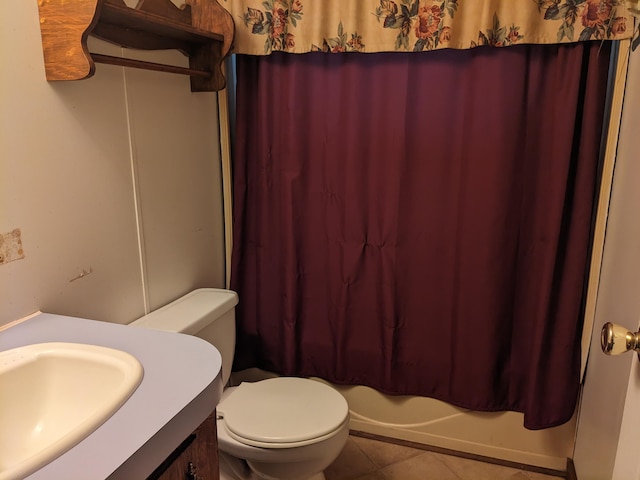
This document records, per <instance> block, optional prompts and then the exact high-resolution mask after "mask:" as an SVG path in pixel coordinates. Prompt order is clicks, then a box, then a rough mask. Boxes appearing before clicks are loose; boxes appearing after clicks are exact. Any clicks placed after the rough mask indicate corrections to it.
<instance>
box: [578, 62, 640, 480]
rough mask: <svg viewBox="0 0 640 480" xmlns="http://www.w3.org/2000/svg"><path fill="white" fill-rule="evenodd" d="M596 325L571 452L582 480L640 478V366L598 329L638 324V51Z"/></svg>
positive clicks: (624, 119)
mask: <svg viewBox="0 0 640 480" xmlns="http://www.w3.org/2000/svg"><path fill="white" fill-rule="evenodd" d="M623 105H624V106H623V113H622V124H621V129H620V137H619V144H618V151H617V155H616V167H615V173H614V178H613V189H612V196H611V206H610V211H609V220H608V224H607V231H606V237H605V244H604V256H603V263H602V270H601V278H600V287H599V289H598V297H597V304H596V313H595V327H594V333H593V336H592V342H591V349H590V353H589V360H588V364H587V371H586V377H585V383H584V388H583V393H582V402H581V407H580V413H579V417H578V432H577V437H576V446H575V453H574V463H575V467H576V472H577V474H578V478H579V479H580V480H640V362H639V361H638V356H637V355H636V354H635V353H632V352H631V353H629V352H628V353H625V354H622V355H619V356H606V355H604V354H603V353H602V350H601V348H600V328H601V327H602V325H603V324H604V323H605V322H613V323H617V324H620V325H623V326H625V327H627V328H628V329H629V330H631V331H634V332H635V331H637V329H638V325H639V323H640V50H638V51H636V52H633V53H632V54H631V56H630V63H629V71H628V77H627V87H626V93H625V98H624V104H623Z"/></svg>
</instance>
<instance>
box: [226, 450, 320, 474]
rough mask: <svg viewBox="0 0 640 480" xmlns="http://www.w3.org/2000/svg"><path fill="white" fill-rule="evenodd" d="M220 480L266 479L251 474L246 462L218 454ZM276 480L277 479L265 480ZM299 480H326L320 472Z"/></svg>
mask: <svg viewBox="0 0 640 480" xmlns="http://www.w3.org/2000/svg"><path fill="white" fill-rule="evenodd" d="M219 461H220V480H265V479H267V477H260V476H259V475H257V474H256V473H255V472H253V471H252V470H251V469H250V468H249V466H248V465H247V462H245V461H244V460H240V459H238V458H234V457H232V456H230V455H227V454H225V453H224V452H219ZM267 480H277V479H267ZM300 480H326V479H325V476H324V473H322V472H320V473H317V474H315V475H313V476H312V477H310V478H307V479H300Z"/></svg>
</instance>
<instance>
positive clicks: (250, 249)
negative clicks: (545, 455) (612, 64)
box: [231, 43, 609, 429]
mask: <svg viewBox="0 0 640 480" xmlns="http://www.w3.org/2000/svg"><path fill="white" fill-rule="evenodd" d="M608 57H609V46H608V45H607V44H604V45H602V46H601V45H600V44H599V43H581V44H572V45H561V46H560V45H554V46H551V45H545V46H542V45H528V46H517V47H512V48H509V49H488V48H484V49H474V50H464V51H438V52H431V53H428V54H420V55H416V54H403V53H385V54H375V55H355V54H345V55H325V54H322V53H311V54H306V55H299V56H291V55H289V56H287V55H285V54H273V55H271V56H268V57H249V56H239V57H238V59H237V68H238V72H237V73H238V85H237V132H236V145H235V155H234V251H233V262H232V279H231V285H232V288H233V289H235V290H237V291H238V293H239V296H240V305H239V307H238V312H237V314H238V341H237V352H236V364H235V366H234V368H235V369H242V368H248V367H252V366H257V367H261V368H264V369H266V370H271V371H274V372H277V373H280V374H284V375H303V376H318V377H322V378H325V379H327V380H329V381H332V382H335V383H339V384H358V385H368V386H371V387H373V388H376V389H378V390H380V391H382V392H385V393H390V394H400V395H405V394H406V395H424V396H429V397H433V398H437V399H440V400H443V401H447V402H450V403H452V404H454V405H458V406H461V407H463V408H468V409H472V410H481V411H501V410H513V411H519V412H524V414H525V416H524V418H525V426H526V427H527V428H532V429H538V428H545V427H550V426H554V425H558V424H560V423H563V422H565V421H567V420H568V419H569V418H571V416H572V415H573V412H574V409H575V403H576V399H577V394H578V388H579V369H580V365H579V364H580V357H579V355H580V333H581V313H582V298H583V288H584V284H585V281H586V280H585V279H586V273H587V268H588V256H589V237H590V229H591V217H592V211H593V207H594V198H595V193H596V190H597V170H598V152H599V145H600V132H601V127H602V122H603V115H604V99H605V93H606V85H607V69H608Z"/></svg>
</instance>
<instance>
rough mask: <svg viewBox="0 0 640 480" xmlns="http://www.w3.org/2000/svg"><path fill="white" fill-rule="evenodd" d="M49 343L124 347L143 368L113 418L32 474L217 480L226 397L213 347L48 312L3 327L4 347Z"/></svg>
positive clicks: (0, 341) (71, 478)
mask: <svg viewBox="0 0 640 480" xmlns="http://www.w3.org/2000/svg"><path fill="white" fill-rule="evenodd" d="M48 342H66V343H75V344H85V345H97V346H101V347H107V348H110V349H115V350H120V351H122V352H126V353H128V354H131V355H132V356H133V357H135V358H136V359H137V360H138V361H139V362H140V364H141V365H142V368H143V371H144V372H143V376H142V380H141V381H140V383H139V385H138V387H137V388H136V389H135V390H134V391H133V393H132V394H131V396H130V397H129V398H128V399H127V400H126V401H125V402H124V404H123V405H122V406H120V407H119V408H118V409H117V410H116V411H115V413H114V414H113V415H111V416H110V417H109V418H108V419H107V420H106V421H104V423H102V424H101V425H99V426H98V427H97V428H95V430H93V431H92V432H90V433H89V434H88V435H87V436H86V437H85V438H84V439H82V440H81V441H79V443H77V444H76V445H75V446H73V447H71V448H70V449H69V450H67V451H66V452H65V453H62V454H61V455H60V456H58V457H57V458H54V459H53V460H51V461H50V462H48V463H47V464H46V465H44V466H42V467H41V468H39V469H38V470H36V471H34V472H33V473H30V474H28V475H27V476H26V478H28V479H29V480H39V479H42V480H45V479H46V480H51V479H63V478H64V479H66V480H75V479H77V480H92V479H96V480H98V479H114V480H116V479H123V480H125V479H126V480H130V479H144V478H152V479H164V480H173V479H176V480H177V479H181V480H183V479H188V480H196V479H198V480H208V479H214V480H217V478H218V462H217V436H216V430H215V425H216V422H215V407H216V405H217V403H218V402H219V400H220V398H221V396H222V380H221V367H222V362H221V357H220V354H219V353H218V351H217V350H216V349H215V348H214V347H213V346H212V345H211V344H209V343H208V342H205V341H204V340H201V339H199V338H196V337H193V336H188V335H182V334H176V333H168V332H163V331H157V330H149V329H145V328H141V327H135V326H126V325H118V324H113V323H108V322H99V321H94V320H87V319H80V318H74V317H68V316H63V315H54V314H48V313H37V314H34V315H32V316H31V317H29V318H27V319H26V320H24V321H21V322H19V323H17V324H16V325H13V326H10V327H9V328H6V329H5V330H2V331H0V352H2V351H6V350H10V349H14V348H18V347H24V346H27V345H33V344H40V343H48ZM205 366H206V368H205ZM3 394H4V393H3ZM3 434H7V432H3Z"/></svg>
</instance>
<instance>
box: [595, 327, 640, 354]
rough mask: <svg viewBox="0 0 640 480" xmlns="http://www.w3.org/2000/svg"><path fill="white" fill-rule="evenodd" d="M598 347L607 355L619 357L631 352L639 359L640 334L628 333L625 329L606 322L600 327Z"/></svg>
mask: <svg viewBox="0 0 640 480" xmlns="http://www.w3.org/2000/svg"><path fill="white" fill-rule="evenodd" d="M600 346H601V347H602V351H603V352H604V353H606V354H607V355H620V354H621V353H624V352H628V351H629V350H633V351H634V352H637V353H638V356H639V357H640V332H636V333H633V332H630V331H629V330H627V328H626V327H621V326H620V325H615V324H613V323H611V322H607V323H605V324H604V325H603V326H602V332H601V333H600Z"/></svg>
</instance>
